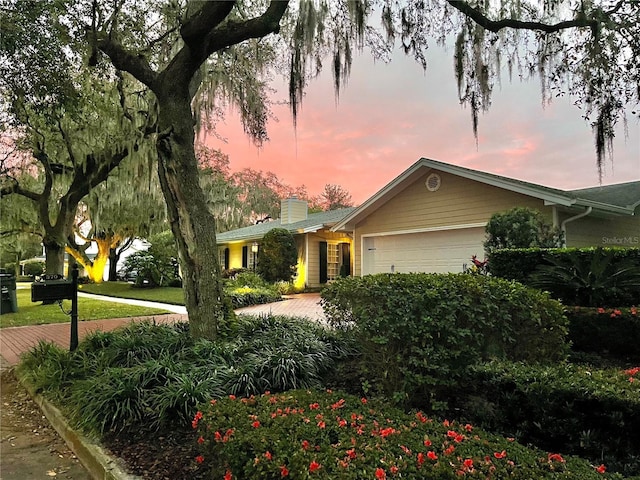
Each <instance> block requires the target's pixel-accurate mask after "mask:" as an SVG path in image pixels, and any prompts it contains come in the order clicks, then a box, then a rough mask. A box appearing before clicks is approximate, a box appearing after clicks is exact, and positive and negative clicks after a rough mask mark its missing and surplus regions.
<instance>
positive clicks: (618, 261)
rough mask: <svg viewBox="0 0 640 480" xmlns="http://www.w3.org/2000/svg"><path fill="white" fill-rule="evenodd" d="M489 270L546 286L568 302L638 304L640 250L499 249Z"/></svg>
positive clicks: (512, 278) (514, 278) (564, 301)
mask: <svg viewBox="0 0 640 480" xmlns="http://www.w3.org/2000/svg"><path fill="white" fill-rule="evenodd" d="M489 270H490V273H491V274H492V275H494V276H496V277H501V278H505V279H507V280H516V281H518V282H521V283H524V284H525V285H529V286H532V287H536V288H544V289H545V290H547V291H549V292H550V293H551V295H552V296H553V297H554V298H558V299H559V300H561V301H562V302H563V303H565V304H567V305H580V306H583V307H587V306H592V307H620V306H631V305H640V249H638V248H601V247H597V248H592V247H589V248H562V249H535V248H531V249H509V250H497V251H494V252H492V253H491V255H490V258H489Z"/></svg>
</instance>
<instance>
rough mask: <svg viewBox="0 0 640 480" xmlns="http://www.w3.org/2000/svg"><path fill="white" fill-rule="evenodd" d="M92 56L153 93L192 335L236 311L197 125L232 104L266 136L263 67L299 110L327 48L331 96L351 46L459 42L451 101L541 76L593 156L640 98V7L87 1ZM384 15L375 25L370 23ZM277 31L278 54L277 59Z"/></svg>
mask: <svg viewBox="0 0 640 480" xmlns="http://www.w3.org/2000/svg"><path fill="white" fill-rule="evenodd" d="M82 5H84V6H85V7H86V9H85V10H84V11H83V12H81V14H79V17H82V16H83V15H84V17H85V18H87V19H88V20H87V21H86V29H87V42H88V44H89V45H90V46H91V48H90V51H91V57H90V61H91V63H92V64H99V62H100V61H101V58H102V57H101V56H100V54H99V52H102V54H104V55H106V56H107V57H108V59H109V61H110V62H111V63H112V64H113V66H115V68H116V69H118V70H122V71H126V72H128V73H130V74H131V75H133V76H134V77H135V78H136V79H137V80H138V81H140V82H141V83H142V84H144V85H146V86H147V87H148V88H149V89H150V90H151V91H152V92H153V93H154V94H155V97H156V100H157V107H158V129H157V137H156V148H157V152H158V159H159V164H158V171H159V176H160V182H161V186H162V190H163V193H164V196H165V200H166V202H167V208H168V214H169V220H170V224H171V227H172V231H173V233H174V235H175V237H176V240H177V243H178V250H179V253H180V263H181V266H182V272H183V275H184V285H185V297H186V306H187V310H188V312H189V318H190V323H191V329H192V333H193V335H195V336H202V337H208V338H215V337H216V335H217V332H218V329H219V327H221V326H222V325H223V324H224V323H225V322H226V321H227V320H228V319H229V318H230V315H231V312H230V311H228V310H227V309H226V308H225V307H224V305H225V302H223V298H222V296H223V292H222V288H221V283H220V275H219V274H220V272H219V265H218V263H217V261H216V259H217V247H216V240H215V231H216V225H215V218H213V216H212V215H211V214H210V213H209V211H208V209H207V208H206V204H205V201H204V195H203V193H202V189H201V188H200V185H199V182H198V165H197V162H196V157H195V150H194V140H195V132H194V127H195V126H196V125H198V124H199V122H200V120H201V115H202V114H203V113H205V112H212V111H213V110H215V102H214V101H213V100H214V99H215V98H217V95H218V94H220V95H221V97H222V98H225V99H226V100H228V101H232V102H235V103H236V104H237V105H238V106H239V108H240V112H241V114H242V115H241V117H242V119H243V122H244V126H245V130H246V131H247V133H248V134H250V135H251V136H253V137H254V138H256V139H257V140H258V141H261V140H264V139H265V138H266V130H265V128H264V125H265V122H266V120H267V118H268V116H269V112H268V108H267V105H266V103H265V99H264V95H265V92H266V90H265V86H264V85H265V84H264V83H261V82H260V81H257V80H256V79H257V78H259V75H260V74H265V75H266V71H267V70H268V68H267V67H268V66H269V65H273V64H276V66H277V69H278V71H284V72H286V73H287V75H288V77H289V80H290V92H289V94H290V103H291V108H292V112H293V116H294V119H295V115H296V113H297V111H298V106H299V103H300V101H301V99H302V92H303V90H304V87H305V85H306V84H307V82H308V80H309V78H310V77H311V76H313V75H314V74H316V73H317V72H318V71H319V70H320V69H321V68H322V64H323V63H324V62H325V61H326V59H327V58H328V59H329V61H328V62H327V63H329V64H330V65H331V68H332V70H333V72H334V76H335V85H336V92H338V91H339V89H340V88H341V86H342V85H343V82H344V81H345V79H346V78H347V77H348V73H349V66H350V63H351V59H352V57H353V55H354V51H356V50H357V49H359V48H361V47H363V46H364V45H365V44H367V45H369V46H370V47H372V49H373V50H374V52H375V53H376V54H377V55H381V56H384V55H385V54H388V52H389V51H390V49H391V48H392V45H393V44H394V41H395V40H396V39H397V40H399V42H400V44H401V46H402V47H403V48H404V49H405V51H406V52H407V53H408V54H411V55H413V56H414V57H415V58H416V60H418V61H419V62H421V63H422V64H423V65H424V66H425V67H426V49H427V47H428V45H429V42H432V41H444V40H445V39H447V38H449V37H450V36H451V35H453V36H455V38H456V42H455V44H456V47H455V65H456V76H457V81H458V87H459V92H460V99H461V101H463V102H464V103H466V104H468V105H469V106H470V107H471V111H472V118H473V121H472V124H473V128H474V130H475V129H477V122H478V112H480V111H482V110H483V109H486V108H488V107H489V105H490V99H491V92H492V87H493V84H494V82H495V81H496V79H497V77H498V75H499V71H500V70H501V66H502V65H507V68H508V69H509V70H510V71H511V72H513V71H515V72H518V73H520V74H523V75H528V74H530V73H531V72H535V73H536V74H539V75H540V77H541V80H542V83H543V86H544V93H543V94H544V95H545V96H553V95H555V94H556V93H557V94H565V93H566V94H571V95H574V96H575V100H576V102H577V103H579V104H580V105H581V107H582V114H583V115H584V116H585V117H586V118H587V119H588V121H590V122H591V123H592V125H593V128H594V132H595V138H596V142H595V143H596V152H597V158H598V164H600V162H601V161H602V158H603V155H604V154H605V152H606V151H607V147H608V146H609V145H610V143H609V142H610V140H611V139H612V138H613V135H614V127H615V125H616V122H618V121H620V120H623V121H624V120H625V119H626V117H625V115H626V111H627V110H626V109H627V107H628V106H629V105H636V104H637V103H638V95H639V93H640V92H638V83H639V81H638V80H639V78H640V74H639V67H638V64H637V60H635V59H637V58H638V57H639V56H640V55H639V54H640V47H639V40H638V39H639V38H640V35H638V33H639V32H638V22H637V19H638V18H639V16H640V3H639V2H636V1H632V0H618V1H608V0H602V1H595V0H593V1H587V0H583V1H579V2H578V1H561V0H545V1H541V2H537V1H536V2H529V1H525V0H512V1H508V0H504V1H495V2H492V1H471V0H469V1H458V0H448V1H446V2H445V1H442V0H406V1H405V2H396V1H392V0H387V1H384V0H380V1H373V0H372V1H337V0H333V1H332V0H316V1H309V0H301V1H300V2H296V3H295V4H294V3H293V2H288V1H275V0H274V1H259V2H255V1H253V2H241V1H234V2H207V1H187V0H184V1H177V0H171V1H166V2H165V1H156V2H149V3H145V2H143V1H140V0H136V1H133V0H131V1H129V0H116V1H115V2H114V1H109V2H106V1H105V2H101V1H99V0H93V1H89V0H87V2H86V3H83V4H82ZM375 12H377V13H378V14H380V16H381V20H382V28H381V29H380V31H377V30H375V29H374V28H373V27H372V26H371V20H372V15H373V14H374V13H375ZM278 40H281V45H282V48H283V49H284V50H281V51H285V52H286V53H285V54H284V55H282V56H281V57H278V56H277V55H276V56H275V57H274V56H273V52H274V51H276V52H277V51H278V50H277V48H276V49H273V48H267V47H269V46H270V45H272V43H271V42H277V41H278Z"/></svg>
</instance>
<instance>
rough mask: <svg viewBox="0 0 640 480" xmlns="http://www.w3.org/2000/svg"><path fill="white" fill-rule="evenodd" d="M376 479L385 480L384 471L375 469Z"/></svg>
mask: <svg viewBox="0 0 640 480" xmlns="http://www.w3.org/2000/svg"><path fill="white" fill-rule="evenodd" d="M376 478H377V479H378V480H384V479H385V478H387V474H386V472H385V471H384V469H383V468H377V469H376Z"/></svg>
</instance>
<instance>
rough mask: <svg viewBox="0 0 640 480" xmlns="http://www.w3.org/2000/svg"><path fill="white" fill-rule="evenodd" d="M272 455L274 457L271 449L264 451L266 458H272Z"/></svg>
mask: <svg viewBox="0 0 640 480" xmlns="http://www.w3.org/2000/svg"><path fill="white" fill-rule="evenodd" d="M271 457H272V455H271V452H269V451H267V452H264V458H266V459H267V460H271Z"/></svg>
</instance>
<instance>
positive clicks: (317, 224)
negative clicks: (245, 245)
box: [216, 207, 355, 244]
mask: <svg viewBox="0 0 640 480" xmlns="http://www.w3.org/2000/svg"><path fill="white" fill-rule="evenodd" d="M353 210H355V208H354V207H350V208H340V209H337V210H329V211H327V212H319V213H311V214H309V215H307V218H306V220H300V221H299V222H293V223H287V224H284V225H282V224H281V223H280V219H279V218H278V219H276V220H272V221H270V222H264V223H258V224H257V225H250V226H248V227H244V228H239V229H236V230H229V231H228V232H223V233H218V234H217V235H216V240H217V242H218V243H219V244H220V243H230V242H238V241H247V240H248V241H253V240H259V239H261V238H262V237H263V236H264V235H265V233H267V232H268V231H269V230H272V229H274V228H284V229H286V230H288V231H289V232H291V233H293V234H300V233H311V232H317V231H318V230H321V229H323V228H330V227H332V226H333V225H334V224H335V223H336V222H338V221H340V220H341V219H343V218H344V217H345V216H346V215H348V214H349V213H351V212H352V211H353Z"/></svg>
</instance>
